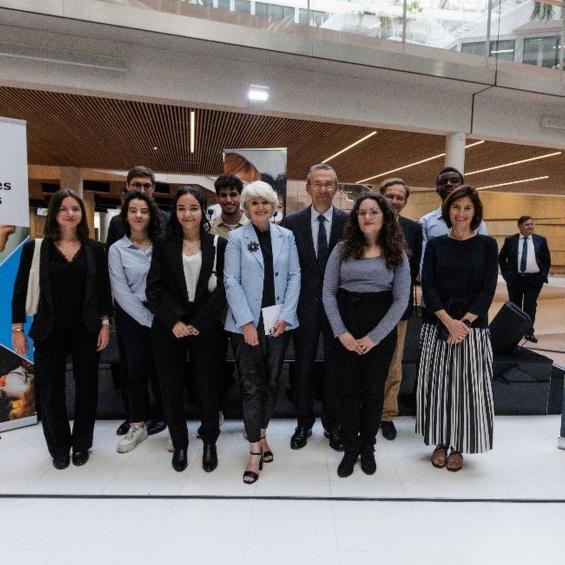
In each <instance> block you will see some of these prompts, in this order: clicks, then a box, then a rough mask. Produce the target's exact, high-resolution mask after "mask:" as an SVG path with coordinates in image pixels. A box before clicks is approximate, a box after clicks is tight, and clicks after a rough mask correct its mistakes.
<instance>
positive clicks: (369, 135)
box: [322, 131, 377, 163]
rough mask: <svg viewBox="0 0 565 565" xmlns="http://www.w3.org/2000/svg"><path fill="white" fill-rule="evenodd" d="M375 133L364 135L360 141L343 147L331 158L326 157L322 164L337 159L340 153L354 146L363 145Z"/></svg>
mask: <svg viewBox="0 0 565 565" xmlns="http://www.w3.org/2000/svg"><path fill="white" fill-rule="evenodd" d="M376 133H377V132H376V131H372V132H371V133H369V134H368V135H366V136H365V137H362V138H361V139H359V140H357V141H356V142H355V143H352V144H351V145H348V146H347V147H344V148H343V149H342V150H341V151H338V152H337V153H334V154H333V155H332V156H331V157H328V158H327V159H324V160H323V161H322V163H327V162H328V161H331V160H332V159H333V158H334V157H337V156H338V155H341V154H342V153H345V152H346V151H349V150H350V149H351V148H353V147H355V146H356V145H359V144H360V143H363V142H364V141H365V140H366V139H369V138H370V137H373V135H375V134H376Z"/></svg>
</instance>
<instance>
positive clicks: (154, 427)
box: [106, 165, 169, 436]
mask: <svg viewBox="0 0 565 565" xmlns="http://www.w3.org/2000/svg"><path fill="white" fill-rule="evenodd" d="M130 192H143V193H145V194H147V196H149V197H150V198H153V193H154V192H155V173H154V172H153V171H152V170H151V169H150V168H149V167H144V166H141V165H138V166H137V167H134V168H133V169H131V170H130V171H128V174H127V177H126V184H125V186H124V197H125V196H127V195H128V194H129V193H130ZM168 221H169V214H168V213H167V212H164V211H163V210H159V223H160V225H161V229H163V230H164V229H165V227H166V226H167V222H168ZM126 227H127V226H126V224H125V222H124V219H123V218H122V214H118V215H116V216H114V217H113V218H112V219H111V220H110V225H109V226H108V233H107V234H106V253H108V252H109V251H110V247H112V245H113V244H114V243H115V242H116V241H118V240H119V239H121V238H122V237H124V235H125V234H126ZM116 338H117V343H118V354H119V356H120V362H119V369H118V370H119V379H120V392H121V396H122V401H123V403H124V408H125V411H126V416H127V419H126V420H125V421H124V422H122V423H121V424H120V425H119V426H118V429H117V430H116V434H117V435H119V436H123V435H125V434H126V433H127V432H128V430H129V429H130V412H131V409H130V406H129V398H130V395H129V393H128V381H129V379H128V374H129V372H128V367H127V355H126V353H125V348H124V344H123V341H122V334H121V333H120V334H117V335H116ZM113 365H115V364H113ZM114 370H115V368H114V366H113V367H112V371H114ZM150 382H151V392H152V393H153V399H154V404H153V406H152V417H151V419H150V420H149V422H147V424H146V426H145V429H146V430H147V435H153V434H158V433H160V432H162V431H163V430H164V429H165V428H166V427H167V425H166V423H165V416H164V414H163V400H162V398H161V389H160V388H159V380H158V379H157V378H156V376H155V375H154V374H153V375H152V378H151V381H150Z"/></svg>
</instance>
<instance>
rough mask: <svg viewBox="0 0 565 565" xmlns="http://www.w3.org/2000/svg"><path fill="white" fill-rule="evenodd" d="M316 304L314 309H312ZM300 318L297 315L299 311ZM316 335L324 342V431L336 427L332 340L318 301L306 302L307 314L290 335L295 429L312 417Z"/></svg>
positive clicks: (337, 421) (308, 421) (333, 344)
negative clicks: (292, 344) (292, 355)
mask: <svg viewBox="0 0 565 565" xmlns="http://www.w3.org/2000/svg"><path fill="white" fill-rule="evenodd" d="M316 305H317V308H316ZM299 315H300V312H299ZM320 335H323V339H324V386H323V396H322V425H323V426H324V428H325V429H326V430H332V429H335V428H338V427H339V401H338V389H337V382H336V370H335V353H336V341H335V338H334V336H333V332H332V329H331V327H330V324H329V322H328V319H327V318H326V314H325V312H324V308H323V305H322V302H321V300H318V301H316V299H314V298H313V299H312V300H311V301H309V312H308V313H307V315H302V316H300V325H299V326H298V328H297V329H296V330H295V332H294V336H293V343H294V371H295V374H294V382H293V399H294V410H295V412H296V418H297V422H298V425H299V426H303V427H305V428H311V427H312V426H313V425H314V422H315V420H316V418H315V416H314V388H315V371H314V367H315V363H316V353H317V350H318V341H319V339H320Z"/></svg>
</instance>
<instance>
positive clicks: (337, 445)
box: [324, 429, 345, 451]
mask: <svg viewBox="0 0 565 565" xmlns="http://www.w3.org/2000/svg"><path fill="white" fill-rule="evenodd" d="M324 435H325V436H326V437H327V438H328V439H329V440H330V447H331V448H332V449H335V450H336V451H345V446H344V445H343V442H342V441H341V436H340V434H339V430H337V429H333V430H329V431H327V430H324Z"/></svg>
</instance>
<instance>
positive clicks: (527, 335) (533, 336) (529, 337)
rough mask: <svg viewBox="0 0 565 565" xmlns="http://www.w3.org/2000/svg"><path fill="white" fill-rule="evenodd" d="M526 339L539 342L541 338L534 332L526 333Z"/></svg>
mask: <svg viewBox="0 0 565 565" xmlns="http://www.w3.org/2000/svg"><path fill="white" fill-rule="evenodd" d="M526 339H527V340H528V341H531V342H532V343H537V342H538V341H539V339H538V338H537V337H536V336H535V335H534V332H530V333H528V334H526Z"/></svg>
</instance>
